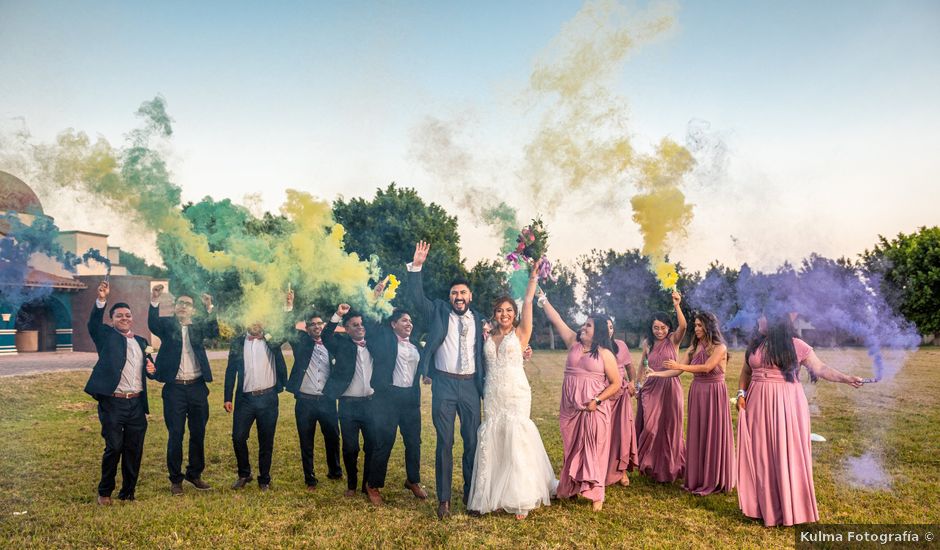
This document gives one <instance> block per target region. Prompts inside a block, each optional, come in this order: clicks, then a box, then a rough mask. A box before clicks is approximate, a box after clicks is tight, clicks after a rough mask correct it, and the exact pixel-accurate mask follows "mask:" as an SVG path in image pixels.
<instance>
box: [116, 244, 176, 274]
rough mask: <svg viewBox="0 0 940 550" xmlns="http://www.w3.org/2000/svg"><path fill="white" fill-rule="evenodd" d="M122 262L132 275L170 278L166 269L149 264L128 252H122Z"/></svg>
mask: <svg viewBox="0 0 940 550" xmlns="http://www.w3.org/2000/svg"><path fill="white" fill-rule="evenodd" d="M120 262H121V265H123V266H124V267H126V268H127V271H128V272H129V273H131V274H132V275H144V276H146V277H153V278H154V279H163V278H166V277H167V276H169V273H168V272H167V270H166V268H163V267H158V266H155V265H153V264H148V263H147V260H145V259H143V258H141V257H140V256H138V255H137V254H134V253H133V252H128V251H126V250H122V251H121V257H120Z"/></svg>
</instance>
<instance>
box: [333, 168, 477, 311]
mask: <svg viewBox="0 0 940 550" xmlns="http://www.w3.org/2000/svg"><path fill="white" fill-rule="evenodd" d="M333 218H334V219H335V220H336V222H337V223H340V224H342V225H343V227H344V228H345V230H346V236H345V239H344V241H343V242H344V246H345V249H346V251H347V252H355V253H356V254H358V255H359V257H360V258H363V259H366V260H368V259H370V258H373V257H374V258H375V261H376V262H378V265H379V267H380V268H381V270H382V272H383V273H386V274H394V275H395V276H396V277H397V278H398V279H399V280H400V281H401V282H402V287H401V288H399V290H398V294H397V296H396V297H395V300H394V303H395V304H396V305H403V306H406V307H407V306H409V305H410V301H409V300H408V298H407V289H406V288H404V285H405V284H406V283H405V279H406V273H405V271H406V269H405V264H406V263H408V262H410V261H411V258H412V257H413V256H414V251H415V243H417V242H418V241H419V240H424V241H427V242H428V243H430V244H431V253H430V254H429V255H428V259H427V261H426V262H425V264H424V267H423V269H422V271H423V272H424V292H425V294H427V295H428V297H431V298H442V299H443V298H445V297H446V296H447V293H448V292H449V290H450V282H451V281H452V280H453V279H454V277H457V276H464V277H465V276H467V271H466V269H465V268H464V266H463V262H462V260H461V258H460V236H459V235H458V234H457V218H456V217H454V216H450V215H448V214H447V211H445V210H444V209H443V208H442V207H440V206H438V205H437V204H434V203H431V204H426V203H425V202H424V200H423V199H421V197H419V196H418V193H417V192H416V191H415V190H414V189H410V188H401V187H398V186H397V185H395V183H394V182H393V183H391V184H389V186H388V187H387V188H385V189H384V190H383V189H377V190H376V193H375V197H374V198H373V199H372V200H371V201H369V200H366V199H360V198H356V199H351V200H349V201H346V200H344V199H342V198H339V199H337V200H336V201H335V202H334V203H333ZM471 290H475V289H471ZM474 299H476V297H475V298H474Z"/></svg>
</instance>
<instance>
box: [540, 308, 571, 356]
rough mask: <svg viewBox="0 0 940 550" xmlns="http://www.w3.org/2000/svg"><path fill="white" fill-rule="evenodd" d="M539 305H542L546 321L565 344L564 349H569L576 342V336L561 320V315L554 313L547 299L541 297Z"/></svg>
mask: <svg viewBox="0 0 940 550" xmlns="http://www.w3.org/2000/svg"><path fill="white" fill-rule="evenodd" d="M539 303H540V304H542V308H543V310H544V311H545V316H546V317H548V321H549V322H550V323H551V324H552V326H553V327H555V330H556V331H558V335H559V336H561V339H562V341H563V342H564V343H565V347H566V348H570V347H571V346H573V345H574V344H575V342H577V341H578V334H577V333H576V332H575V331H573V330H571V329H570V328H569V327H568V325H566V324H565V322H564V321H563V320H562V319H561V315H559V314H558V312H557V311H555V308H554V307H553V306H552V304H551V303H550V302H549V301H548V297H547V296H545V295H543V296H542V297H541V298H539Z"/></svg>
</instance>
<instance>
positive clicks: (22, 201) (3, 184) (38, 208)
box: [0, 170, 43, 214]
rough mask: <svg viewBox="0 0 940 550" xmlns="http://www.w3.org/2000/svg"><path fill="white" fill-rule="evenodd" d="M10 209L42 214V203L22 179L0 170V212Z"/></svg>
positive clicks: (24, 212)
mask: <svg viewBox="0 0 940 550" xmlns="http://www.w3.org/2000/svg"><path fill="white" fill-rule="evenodd" d="M10 210H12V211H13V212H21V213H23V214H43V211H42V203H41V202H39V197H37V196H36V193H34V192H33V190H32V189H30V188H29V186H28V185H26V183H25V182H23V180H21V179H20V178H18V177H16V176H14V175H13V174H8V173H6V172H4V171H2V170H0V213H2V212H7V211H10Z"/></svg>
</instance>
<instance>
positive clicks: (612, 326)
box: [604, 317, 620, 357]
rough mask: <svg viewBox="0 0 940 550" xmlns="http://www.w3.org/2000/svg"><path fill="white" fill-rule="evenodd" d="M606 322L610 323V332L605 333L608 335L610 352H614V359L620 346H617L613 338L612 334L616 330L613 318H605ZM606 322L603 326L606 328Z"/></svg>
mask: <svg viewBox="0 0 940 550" xmlns="http://www.w3.org/2000/svg"><path fill="white" fill-rule="evenodd" d="M606 319H607V322H610V330H608V331H607V332H608V333H609V335H610V351H612V352H614V357H617V354H618V353H620V346H618V345H617V339H616V338H614V334H613V333H614V332H615V331H616V330H617V323H615V322H614V318H613V317H607V318H606ZM607 322H605V323H604V326H607Z"/></svg>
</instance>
